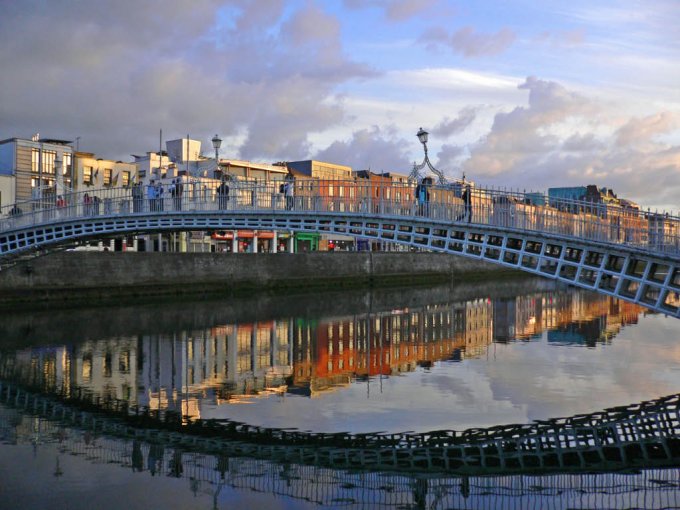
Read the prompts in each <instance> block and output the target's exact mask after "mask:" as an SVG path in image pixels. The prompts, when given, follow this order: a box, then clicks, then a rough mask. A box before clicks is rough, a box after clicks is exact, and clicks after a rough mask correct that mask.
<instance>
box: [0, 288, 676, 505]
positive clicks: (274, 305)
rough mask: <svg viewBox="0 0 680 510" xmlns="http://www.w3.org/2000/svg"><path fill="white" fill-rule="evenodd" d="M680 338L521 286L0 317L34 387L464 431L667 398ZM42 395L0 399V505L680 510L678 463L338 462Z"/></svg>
mask: <svg viewBox="0 0 680 510" xmlns="http://www.w3.org/2000/svg"><path fill="white" fill-rule="evenodd" d="M679 340H680V321H678V320H675V319H671V318H667V317H664V316H663V315H658V314H651V313H649V312H647V311H646V310H645V309H644V308H641V307H638V306H635V305H631V304H629V303H625V302H622V301H618V300H616V299H613V298H610V297H605V296H599V295H596V294H592V293H587V292H583V291H579V290H575V289H571V288H565V287H556V286H554V285H553V284H552V283H549V282H544V281H541V280H519V281H512V282H508V281H504V282H500V283H496V282H490V283H483V284H479V283H475V284H474V285H472V284H459V285H455V286H437V287H431V288H422V287H419V288H409V289H381V290H374V291H370V292H369V291H361V292H359V291H352V292H343V293H324V294H313V295H288V296H253V297H251V298H240V299H238V300H229V301H227V300H222V301H220V300H194V301H183V302H176V301H173V302H166V303H156V304H150V305H144V306H139V305H137V306H107V307H97V308H91V309H82V308H79V309H73V310H55V311H48V310H45V311H33V312H31V313H23V312H12V313H4V314H2V318H1V319H0V373H1V374H2V380H3V381H4V382H5V383H10V382H11V383H12V384H14V385H20V386H21V387H22V388H24V389H30V391H32V392H33V394H44V395H55V396H58V397H59V398H60V399H64V398H66V399H68V398H69V397H71V396H74V395H76V394H81V393H82V392H89V393H91V394H93V395H95V396H96V397H99V398H100V399H101V400H107V399H108V400H111V399H115V400H119V401H125V402H127V403H129V405H130V406H131V407H135V406H139V407H140V408H144V409H149V410H151V411H159V412H160V414H161V415H163V414H165V413H168V412H173V413H178V414H179V415H181V416H183V417H184V418H183V419H184V421H185V422H189V421H191V420H194V419H199V418H200V419H202V420H209V419H221V420H231V421H236V422H242V423H248V424H252V425H258V426H264V427H274V428H291V429H298V430H300V431H311V432H350V433H354V434H356V433H368V432H377V431H385V432H395V433H397V432H404V431H414V432H429V431H433V430H440V429H455V430H459V431H462V430H465V429H469V428H472V427H491V426H495V425H504V424H511V423H517V424H524V423H530V422H532V421H534V420H547V419H550V418H558V417H567V416H572V415H577V414H582V413H594V412H597V411H600V410H603V409H606V408H611V407H613V406H624V405H629V404H633V403H637V402H640V401H644V400H651V399H657V398H659V397H662V396H666V395H672V394H676V393H680V342H679ZM38 407H39V406H33V407H29V408H28V409H27V408H26V406H22V405H20V403H18V402H15V401H10V402H7V400H6V399H0V508H29V509H32V508H35V509H38V508H69V509H70V508H74V509H80V508H83V509H85V508H102V509H108V508H121V507H125V508H128V509H133V508H140V509H141V508H144V509H148V508H205V509H208V508H398V509H406V508H546V507H549V508H619V507H622V508H677V507H678V506H679V505H680V487H679V483H678V481H679V480H680V472H679V471H678V470H677V469H674V468H670V469H660V468H658V467H655V466H649V467H650V469H643V470H639V469H638V470H633V471H631V470H628V471H624V472H621V471H617V472H613V473H600V474H598V475H594V474H587V475H586V474H578V473H569V474H565V473H561V474H554V473H538V472H537V473H534V474H522V475H503V474H498V473H496V474H494V475H493V476H475V477H473V478H469V477H466V478H456V476H453V475H447V474H446V473H444V474H430V475H427V476H422V475H419V476H415V475H412V474H409V473H400V472H392V473H373V472H364V471H359V472H357V471H352V472H348V471H343V470H339V469H331V468H328V467H326V468H321V467H315V466H309V465H304V464H303V463H301V464H296V463H276V462H273V461H270V460H267V459H259V460H258V459H255V458H249V457H248V456H239V457H233V456H230V457H229V458H225V457H224V456H222V457H218V456H216V453H215V455H213V454H212V453H213V452H205V451H202V452H197V451H191V448H185V447H183V448H179V447H177V445H176V444H172V443H168V442H167V441H157V440H156V441H146V439H145V438H142V439H140V440H137V439H132V438H131V437H116V436H112V435H108V434H103V433H101V432H99V431H98V430H97V429H96V427H95V428H93V429H91V428H88V426H87V424H78V423H74V422H73V420H71V421H68V422H65V421H64V420H61V419H59V418H58V417H56V416H54V415H52V416H51V415H49V413H43V412H40V409H38ZM130 433H131V434H134V431H132V432H130ZM140 437H141V436H140Z"/></svg>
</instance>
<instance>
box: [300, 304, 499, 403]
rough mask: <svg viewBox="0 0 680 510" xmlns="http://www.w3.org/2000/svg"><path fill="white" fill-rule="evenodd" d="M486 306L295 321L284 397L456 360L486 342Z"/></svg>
mask: <svg viewBox="0 0 680 510" xmlns="http://www.w3.org/2000/svg"><path fill="white" fill-rule="evenodd" d="M492 323H493V321H492V317H491V301H490V300H488V299H475V300H471V301H467V302H463V303H455V304H453V305H449V304H446V305H430V306H426V307H424V308H421V309H404V310H393V311H391V312H375V313H372V314H370V315H360V316H351V317H342V318H333V319H331V320H328V321H319V322H316V321H298V322H297V323H296V327H295V330H294V332H293V364H294V366H293V378H292V385H291V387H290V388H289V391H292V392H295V393H300V394H306V395H314V394H316V393H317V392H319V391H324V390H327V389H330V388H333V387H337V385H338V384H347V383H349V382H350V381H351V380H352V378H354V377H359V378H365V377H372V376H381V375H391V374H394V373H399V372H409V371H413V370H415V368H416V367H417V366H419V365H420V366H429V365H430V364H431V363H433V362H435V361H441V360H447V359H452V360H460V359H462V357H463V356H465V355H466V354H467V355H477V354H479V353H480V352H483V350H484V348H485V347H486V345H488V344H489V343H490V342H491V328H492Z"/></svg>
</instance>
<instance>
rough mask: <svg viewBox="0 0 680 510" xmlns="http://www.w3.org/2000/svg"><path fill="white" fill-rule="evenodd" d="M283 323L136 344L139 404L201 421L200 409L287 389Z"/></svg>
mask: <svg viewBox="0 0 680 510" xmlns="http://www.w3.org/2000/svg"><path fill="white" fill-rule="evenodd" d="M288 330H289V328H288V324H287V321H283V322H277V321H268V322H256V323H252V324H230V325H225V326H216V327H213V328H210V329H205V330H196V331H189V332H180V333H178V334H175V335H173V336H172V337H170V336H145V337H142V338H140V340H139V350H140V352H141V356H142V359H144V363H143V364H142V365H141V366H140V384H139V386H138V395H139V404H141V405H143V406H148V407H149V408H151V409H172V410H175V411H181V412H182V414H183V415H186V416H190V417H195V418H197V417H200V415H201V412H200V407H201V405H203V404H207V403H216V404H219V403H222V402H225V401H228V400H230V399H231V398H232V397H234V396H235V395H254V394H257V393H258V392H260V391H262V390H265V389H268V388H272V387H278V386H281V385H283V384H285V380H286V378H287V377H288V376H289V375H290V354H289V347H288V345H289V341H288Z"/></svg>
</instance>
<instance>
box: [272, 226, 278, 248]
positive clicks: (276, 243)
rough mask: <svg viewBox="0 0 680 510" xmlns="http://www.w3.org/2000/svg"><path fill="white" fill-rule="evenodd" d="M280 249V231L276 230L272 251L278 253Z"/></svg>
mask: <svg viewBox="0 0 680 510" xmlns="http://www.w3.org/2000/svg"><path fill="white" fill-rule="evenodd" d="M278 251H279V233H278V232H277V231H276V230H274V239H272V249H271V252H272V253H276V252H278Z"/></svg>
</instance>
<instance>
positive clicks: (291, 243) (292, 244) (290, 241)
mask: <svg viewBox="0 0 680 510" xmlns="http://www.w3.org/2000/svg"><path fill="white" fill-rule="evenodd" d="M293 248H295V239H294V238H293V232H292V231H291V232H290V233H289V234H288V253H293Z"/></svg>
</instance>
